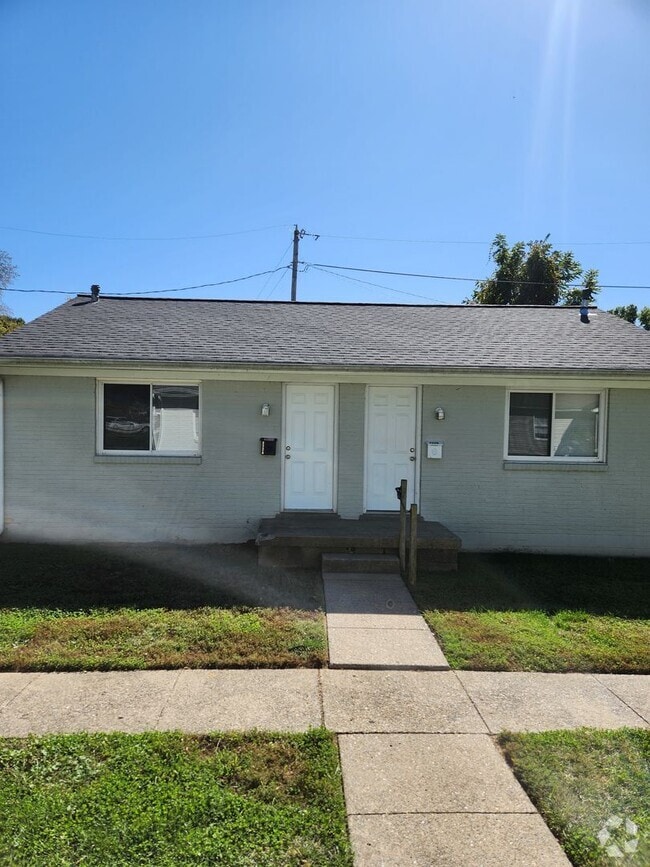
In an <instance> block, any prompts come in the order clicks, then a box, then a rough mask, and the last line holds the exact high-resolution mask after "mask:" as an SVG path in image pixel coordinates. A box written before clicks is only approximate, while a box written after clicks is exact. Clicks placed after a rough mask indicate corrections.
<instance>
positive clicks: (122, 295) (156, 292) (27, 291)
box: [3, 265, 287, 298]
mask: <svg viewBox="0 0 650 867" xmlns="http://www.w3.org/2000/svg"><path fill="white" fill-rule="evenodd" d="M286 267H287V266H286V265H282V266H280V267H278V268H271V269H270V270H269V271H258V272H257V273H256V274H247V275H246V276H245V277H234V278H233V279H232V280H220V281H219V282H218V283H198V284H197V285H196V286H179V287H178V288H176V289H152V290H151V291H148V292H111V296H113V297H119V298H132V297H138V298H139V297H140V296H142V295H162V294H163V293H166V292H187V291H189V290H191V289H208V288H212V287H214V286H226V285H229V284H231V283H241V282H243V281H244V280H252V279H253V278H254V277H264V276H266V275H267V274H277V272H278V271H284V270H285V268H286ZM3 292H21V293H25V294H28V295H29V294H32V293H40V294H44V295H76V294H77V293H76V292H66V291H65V290H64V289H9V288H8V289H3Z"/></svg>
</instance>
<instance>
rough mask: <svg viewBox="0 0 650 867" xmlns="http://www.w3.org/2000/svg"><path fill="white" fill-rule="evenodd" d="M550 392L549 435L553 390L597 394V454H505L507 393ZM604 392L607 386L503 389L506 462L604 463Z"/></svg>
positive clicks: (551, 431)
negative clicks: (588, 455) (581, 455)
mask: <svg viewBox="0 0 650 867" xmlns="http://www.w3.org/2000/svg"><path fill="white" fill-rule="evenodd" d="M522 393H523V394H530V393H536V394H550V395H551V398H552V402H551V419H550V422H551V424H550V430H549V436H550V437H551V438H552V435H553V422H554V420H555V396H556V394H572V393H573V394H597V395H598V396H599V404H598V410H599V411H598V427H597V437H598V454H597V455H596V456H595V457H587V456H585V457H579V456H577V455H541V456H535V455H511V454H508V442H509V438H510V395H511V394H522ZM607 398H608V393H607V389H604V388H598V389H594V388H592V389H588V388H585V387H584V386H583V387H582V388H578V387H574V388H527V389H524V388H521V387H519V386H518V387H516V388H515V387H512V388H507V389H506V399H505V421H504V425H503V459H504V461H507V462H508V463H510V462H513V463H528V464H533V463H534V464H554V465H557V464H604V463H605V461H606V460H607V442H606V439H607V437H606V432H607V410H608V400H607Z"/></svg>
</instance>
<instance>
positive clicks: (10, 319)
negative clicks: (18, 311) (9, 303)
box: [0, 313, 25, 337]
mask: <svg viewBox="0 0 650 867" xmlns="http://www.w3.org/2000/svg"><path fill="white" fill-rule="evenodd" d="M24 324H25V320H24V319H18V318H15V317H14V316H9V315H8V314H6V313H0V337H2V335H3V334H9V332H10V331H15V330H16V329H17V328H22V327H23V325H24Z"/></svg>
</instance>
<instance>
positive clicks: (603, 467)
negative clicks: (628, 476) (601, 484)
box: [503, 460, 608, 473]
mask: <svg viewBox="0 0 650 867" xmlns="http://www.w3.org/2000/svg"><path fill="white" fill-rule="evenodd" d="M503 469H504V470H533V472H543V473H544V472H557V473H606V472H607V470H608V466H607V464H597V463H593V464H589V463H571V462H570V461H566V463H565V462H564V461H511V460H508V461H504V462H503Z"/></svg>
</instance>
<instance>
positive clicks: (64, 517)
mask: <svg viewBox="0 0 650 867" xmlns="http://www.w3.org/2000/svg"><path fill="white" fill-rule="evenodd" d="M265 402H268V403H270V404H271V406H272V411H271V415H270V416H269V417H268V418H264V417H262V416H261V415H260V407H261V404H262V403H265ZM281 410H282V388H281V385H280V384H279V383H260V382H206V383H203V385H202V417H203V419H202V421H203V423H202V428H203V430H202V433H203V458H202V463H201V464H200V465H192V464H183V463H182V462H180V461H177V462H175V463H171V464H160V463H151V462H148V463H147V462H146V459H145V460H144V461H142V459H138V460H140V461H141V462H138V463H133V462H123V463H120V462H118V463H112V462H111V463H97V462H96V459H95V380H94V379H91V378H73V377H42V378H40V377H34V376H24V377H22V376H21V377H16V376H7V377H6V378H5V413H4V415H5V466H6V474H5V523H6V529H5V534H6V538H8V539H12V538H13V539H15V538H42V539H49V540H97V541H150V540H168V541H176V540H178V541H189V542H201V541H215V542H216V541H227V542H236V541H241V540H243V539H246V538H250V537H251V536H253V535H254V532H255V530H256V528H257V523H258V521H259V519H260V517H263V516H272V515H274V514H275V513H276V512H278V511H279V509H280V461H281V456H280V455H279V454H278V456H277V457H262V456H261V455H260V453H259V437H260V436H277V437H280V436H281V423H282V411H281ZM127 461H128V459H127Z"/></svg>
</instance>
